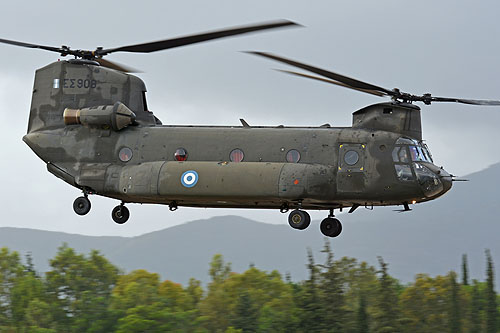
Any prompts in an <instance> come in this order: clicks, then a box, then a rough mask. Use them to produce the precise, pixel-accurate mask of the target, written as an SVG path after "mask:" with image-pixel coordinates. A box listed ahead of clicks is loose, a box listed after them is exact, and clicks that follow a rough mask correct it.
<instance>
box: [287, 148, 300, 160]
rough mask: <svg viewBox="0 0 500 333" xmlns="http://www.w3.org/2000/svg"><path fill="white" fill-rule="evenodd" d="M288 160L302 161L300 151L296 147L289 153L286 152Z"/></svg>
mask: <svg viewBox="0 0 500 333" xmlns="http://www.w3.org/2000/svg"><path fill="white" fill-rule="evenodd" d="M286 160H287V162H289V163H297V162H298V161H300V153H299V151H298V150H296V149H292V150H289V151H288V153H286Z"/></svg>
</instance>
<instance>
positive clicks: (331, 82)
mask: <svg viewBox="0 0 500 333" xmlns="http://www.w3.org/2000/svg"><path fill="white" fill-rule="evenodd" d="M276 70H277V71H280V72H283V73H287V74H292V75H297V76H300V77H305V78H308V79H313V80H318V81H322V82H326V83H330V84H335V85H337V86H341V87H345V88H349V89H354V90H357V91H361V92H364V93H367V94H372V95H375V96H379V97H383V96H387V94H386V93H383V92H380V91H376V90H368V89H359V88H354V87H352V86H350V85H347V84H345V83H342V82H338V81H335V80H330V79H324V78H322V77H319V76H314V75H309V74H304V73H299V72H293V71H287V70H283V69H276Z"/></svg>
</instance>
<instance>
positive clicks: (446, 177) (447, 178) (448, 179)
mask: <svg viewBox="0 0 500 333" xmlns="http://www.w3.org/2000/svg"><path fill="white" fill-rule="evenodd" d="M438 176H439V178H440V179H441V182H442V183H443V193H446V192H448V191H449V190H450V189H451V186H452V185H453V178H452V176H451V175H450V174H449V173H448V172H446V171H445V170H444V169H439V173H438Z"/></svg>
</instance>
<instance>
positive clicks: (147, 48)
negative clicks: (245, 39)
mask: <svg viewBox="0 0 500 333" xmlns="http://www.w3.org/2000/svg"><path fill="white" fill-rule="evenodd" d="M286 26H299V24H297V23H295V22H291V21H288V20H280V21H274V22H267V23H263V24H257V25H249V26H241V27H234V28H228V29H223V30H217V31H213V32H207V33H201V34H196V35H190V36H184V37H178V38H171V39H166V40H160V41H157V42H150V43H143V44H135V45H127V46H121V47H116V48H112V49H103V50H97V51H96V53H97V54H98V55H100V56H103V55H106V54H109V53H112V52H140V53H149V52H155V51H161V50H166V49H171V48H174V47H180V46H185V45H189V44H195V43H201V42H205V41H208V40H212V39H217V38H225V37H230V36H235V35H241V34H246V33H250V32H255V31H259V30H267V29H275V28H282V27H286Z"/></svg>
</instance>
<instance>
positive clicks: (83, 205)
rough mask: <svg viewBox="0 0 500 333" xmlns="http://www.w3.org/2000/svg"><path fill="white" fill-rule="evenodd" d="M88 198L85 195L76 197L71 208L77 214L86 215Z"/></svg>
mask: <svg viewBox="0 0 500 333" xmlns="http://www.w3.org/2000/svg"><path fill="white" fill-rule="evenodd" d="M90 207H91V205H90V200H89V199H88V198H87V197H78V198H76V199H75V201H74V202H73V210H74V211H75V213H77V214H78V215H86V214H88V212H90Z"/></svg>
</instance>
